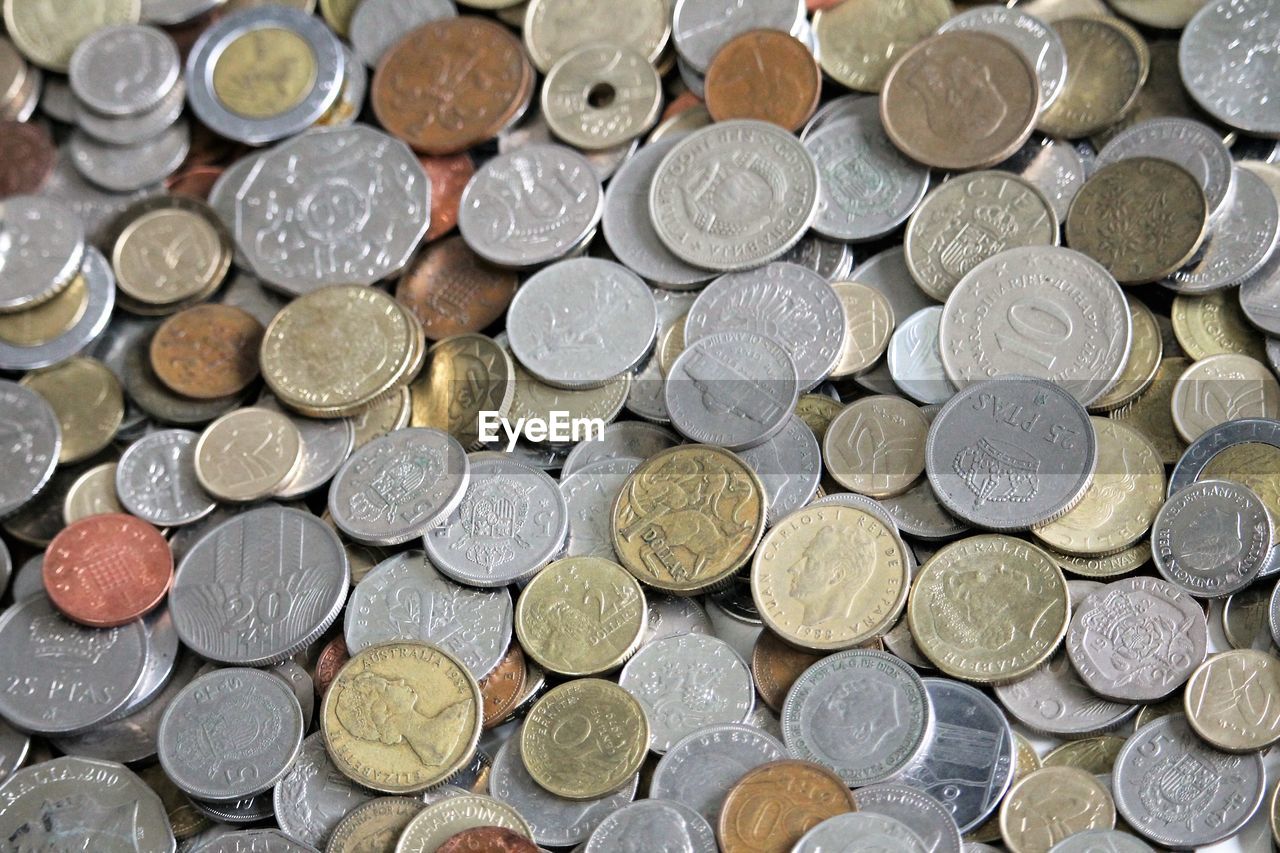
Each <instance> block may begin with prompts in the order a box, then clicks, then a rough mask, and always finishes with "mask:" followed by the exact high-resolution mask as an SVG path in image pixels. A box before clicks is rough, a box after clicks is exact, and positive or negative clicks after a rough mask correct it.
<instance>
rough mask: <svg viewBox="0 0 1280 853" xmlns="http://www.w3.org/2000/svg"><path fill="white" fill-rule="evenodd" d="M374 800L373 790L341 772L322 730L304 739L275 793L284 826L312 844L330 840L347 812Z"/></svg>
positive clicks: (279, 819) (276, 808)
mask: <svg viewBox="0 0 1280 853" xmlns="http://www.w3.org/2000/svg"><path fill="white" fill-rule="evenodd" d="M373 799H374V796H373V794H372V793H370V792H368V791H366V790H364V789H363V788H361V787H359V786H357V785H356V784H355V783H353V782H351V781H350V780H348V779H346V778H345V777H344V776H343V775H342V774H341V773H339V772H338V768H337V767H335V766H334V764H333V762H332V761H331V760H330V759H329V753H328V752H327V751H326V750H325V745H324V736H323V735H322V734H320V732H316V733H315V734H312V735H309V736H308V737H307V738H306V739H305V740H303V741H302V749H301V751H300V752H299V753H298V758H297V760H296V761H295V762H294V764H293V767H292V768H290V770H289V773H288V774H287V775H286V776H285V777H284V778H283V779H281V780H280V781H279V782H277V783H276V786H275V790H274V792H273V793H272V805H273V806H274V812H275V818H276V822H277V823H279V824H280V827H281V829H283V830H284V832H285V833H287V834H288V835H289V837H291V838H293V839H294V840H295V841H298V842H301V843H303V844H312V845H323V844H325V843H327V842H328V841H329V839H330V838H331V837H334V836H335V833H334V830H335V829H336V828H337V827H338V826H339V824H340V822H341V821H342V820H343V817H344V816H345V815H347V814H349V813H350V812H351V811H352V810H354V809H357V808H359V807H360V806H362V805H364V804H365V803H368V802H370V801H371V800H373ZM339 849H341V848H339ZM375 853H376V851H375Z"/></svg>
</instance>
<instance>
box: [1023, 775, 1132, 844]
mask: <svg viewBox="0 0 1280 853" xmlns="http://www.w3.org/2000/svg"><path fill="white" fill-rule="evenodd" d="M1115 823H1116V806H1115V803H1114V802H1113V801H1112V799H1111V793H1110V792H1109V791H1108V790H1107V788H1106V786H1105V785H1104V784H1103V783H1101V782H1099V781H1098V780H1097V779H1096V778H1094V777H1093V776H1092V775H1091V774H1089V773H1086V772H1085V771H1083V770H1078V769H1076V768H1074V767H1044V768H1042V769H1040V770H1037V771H1036V772H1034V773H1032V774H1031V775H1029V776H1027V777H1026V778H1025V779H1021V780H1019V781H1018V784H1017V785H1015V786H1013V788H1012V789H1010V791H1009V795H1008V796H1007V797H1006V798H1005V801H1004V803H1003V804H1002V805H1001V807H1000V834H1001V836H1003V838H1004V843H1005V844H1006V845H1007V846H1008V848H1009V849H1010V850H1011V851H1015V853H1048V851H1049V849H1050V848H1052V847H1053V846H1054V845H1055V844H1057V843H1058V842H1059V841H1062V840H1063V839H1064V838H1066V837H1068V836H1070V835H1074V834H1075V833H1077V832H1082V831H1085V830H1089V829H1111V828H1112V827H1114V826H1115Z"/></svg>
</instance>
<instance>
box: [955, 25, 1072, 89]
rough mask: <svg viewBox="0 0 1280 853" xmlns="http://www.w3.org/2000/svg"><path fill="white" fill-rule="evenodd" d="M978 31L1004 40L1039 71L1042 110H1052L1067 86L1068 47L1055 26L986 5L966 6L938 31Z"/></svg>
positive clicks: (1037, 73) (1037, 75) (1037, 77)
mask: <svg viewBox="0 0 1280 853" xmlns="http://www.w3.org/2000/svg"><path fill="white" fill-rule="evenodd" d="M953 30H975V31H978V32H984V33H990V34H991V35H993V36H997V37H999V38H1002V39H1004V40H1005V41H1006V42H1008V43H1009V44H1010V45H1011V46H1012V47H1013V48H1014V49H1015V50H1017V51H1018V53H1021V54H1022V55H1023V57H1024V58H1025V59H1026V60H1027V62H1028V64H1030V65H1031V67H1032V68H1034V69H1035V70H1036V79H1037V80H1039V81H1040V111H1041V112H1044V111H1045V110H1047V109H1049V107H1050V106H1051V105H1052V104H1053V102H1054V101H1056V100H1057V99H1058V96H1059V95H1060V94H1062V90H1063V88H1065V87H1066V85H1067V49H1066V46H1065V45H1063V43H1062V39H1061V38H1059V37H1058V34H1057V33H1056V32H1054V30H1053V27H1051V26H1049V25H1048V24H1046V23H1045V22H1044V21H1042V20H1040V19H1039V18H1037V17H1035V16H1034V15H1028V14H1027V13H1026V12H1023V11H1020V10H1018V9H1006V8H1005V7H1003V6H983V7H979V8H977V9H966V10H965V11H963V12H961V13H960V14H958V15H956V16H955V17H953V18H951V19H950V20H949V21H946V22H945V23H943V25H942V26H940V27H938V32H940V33H947V32H951V31H953Z"/></svg>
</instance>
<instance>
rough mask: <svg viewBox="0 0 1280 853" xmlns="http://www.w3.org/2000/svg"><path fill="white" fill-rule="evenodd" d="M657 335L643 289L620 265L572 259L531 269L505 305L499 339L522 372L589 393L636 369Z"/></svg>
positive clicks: (652, 306) (655, 319) (653, 309)
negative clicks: (503, 340) (503, 338)
mask: <svg viewBox="0 0 1280 853" xmlns="http://www.w3.org/2000/svg"><path fill="white" fill-rule="evenodd" d="M657 333H658V306H657V305H656V304H655V303H654V300H653V295H652V294H651V293H650V290H649V287H648V286H647V285H646V284H645V283H644V281H642V280H641V278H640V277H639V276H638V275H636V274H635V273H633V272H631V271H630V270H628V269H627V268H626V267H624V266H622V265H621V264H617V263H614V262H613V261H606V260H601V259H599V258H574V259H571V260H567V261H560V262H559V263H555V264H552V265H550V266H548V267H545V268H544V269H542V270H540V271H538V272H537V273H535V274H534V275H532V276H530V277H529V279H528V280H527V281H525V282H524V284H522V285H521V286H520V289H519V290H518V291H516V295H515V298H514V299H512V300H511V305H510V307H509V308H507V341H508V343H509V345H510V347H511V353H512V355H514V356H515V357H516V359H517V360H518V361H519V362H520V363H521V364H522V365H523V366H524V368H525V369H526V370H528V371H529V372H530V373H532V374H533V375H534V376H536V377H537V378H538V379H540V380H542V381H543V382H546V383H547V384H549V385H555V386H557V387H560V388H595V387H599V386H600V385H603V384H604V383H606V382H608V381H609V380H610V379H612V378H613V377H615V376H617V375H618V374H620V373H625V372H627V371H629V370H631V369H632V368H634V367H635V366H636V365H638V364H639V363H640V362H641V361H642V360H643V359H644V357H645V356H646V355H648V354H649V351H650V350H651V349H653V341H654V338H655V336H656V335H657Z"/></svg>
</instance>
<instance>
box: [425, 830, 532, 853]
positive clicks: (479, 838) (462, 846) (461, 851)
mask: <svg viewBox="0 0 1280 853" xmlns="http://www.w3.org/2000/svg"><path fill="white" fill-rule="evenodd" d="M436 853H538V845H536V844H534V843H533V842H532V841H530V840H529V839H527V838H525V837H524V836H523V835H521V834H520V833H518V832H515V831H514V830H510V829H503V828H502V827H500V826H477V827H476V828H474V829H464V830H462V832H459V833H458V834H457V835H452V836H450V837H449V838H447V839H446V840H445V842H444V844H441V845H440V846H439V847H437V848H436Z"/></svg>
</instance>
